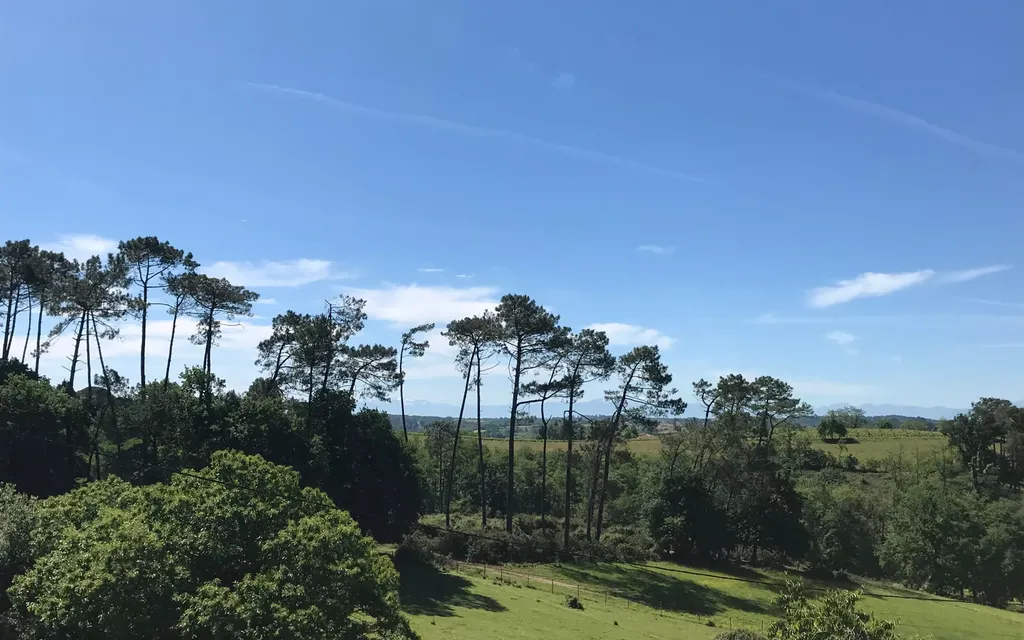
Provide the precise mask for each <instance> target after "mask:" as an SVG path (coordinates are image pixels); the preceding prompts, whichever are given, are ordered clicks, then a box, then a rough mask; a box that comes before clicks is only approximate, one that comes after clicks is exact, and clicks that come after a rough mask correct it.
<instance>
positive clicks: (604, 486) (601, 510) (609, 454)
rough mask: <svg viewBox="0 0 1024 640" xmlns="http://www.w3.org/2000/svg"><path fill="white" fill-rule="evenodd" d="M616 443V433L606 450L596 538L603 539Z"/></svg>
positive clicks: (598, 505) (598, 501)
mask: <svg viewBox="0 0 1024 640" xmlns="http://www.w3.org/2000/svg"><path fill="white" fill-rule="evenodd" d="M614 443H615V437H614V433H613V434H612V435H611V436H610V437H609V438H608V446H607V447H605V450H604V478H603V479H602V480H601V493H600V494H598V499H597V533H596V534H595V535H594V539H595V540H597V541H600V540H601V529H602V525H603V524H604V497H605V495H606V494H607V493H608V470H609V469H610V468H611V463H612V447H613V445H614Z"/></svg>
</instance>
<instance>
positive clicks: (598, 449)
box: [587, 440, 604, 540]
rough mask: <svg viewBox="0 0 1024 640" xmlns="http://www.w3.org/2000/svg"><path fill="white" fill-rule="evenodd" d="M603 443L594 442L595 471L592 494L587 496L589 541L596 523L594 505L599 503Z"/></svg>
mask: <svg viewBox="0 0 1024 640" xmlns="http://www.w3.org/2000/svg"><path fill="white" fill-rule="evenodd" d="M601 445H602V443H601V442H598V441H596V440H595V441H594V469H593V471H592V472H591V473H590V493H589V494H588V495H587V540H590V539H591V538H590V532H591V526H592V525H593V523H594V504H595V503H596V502H597V478H598V476H600V474H601V454H602V453H603V452H604V448H603V447H602V446H601Z"/></svg>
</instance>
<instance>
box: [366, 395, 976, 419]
mask: <svg viewBox="0 0 1024 640" xmlns="http://www.w3.org/2000/svg"><path fill="white" fill-rule="evenodd" d="M372 406H373V407H374V408H375V409H380V410H382V411H387V412H388V413H393V414H397V413H399V407H398V403H397V402H392V403H390V404H377V405H372ZM848 406H850V405H848V404H831V405H828V406H824V407H816V408H815V410H814V411H815V413H817V414H818V415H825V414H826V413H828V412H829V411H830V410H832V409H842V408H843V407H848ZM855 406H857V407H858V408H860V409H863V410H864V413H865V414H867V415H868V416H906V417H908V418H927V419H928V420H941V419H943V418H952V417H953V416H955V415H956V414H958V413H964V412H965V411H967V409H953V408H950V407H915V406H910V405H900V404H861V405H855ZM528 409H529V412H530V413H532V414H534V415H540V407H539V406H538V405H536V404H531V405H528ZM566 409H568V406H567V405H565V404H556V403H550V404H547V405H545V408H544V411H545V413H547V414H549V415H561V414H562V413H563V412H564V411H565V410H566ZM575 409H576V410H577V411H579V412H580V413H582V414H583V415H587V416H601V415H605V416H607V415H611V414H612V412H613V411H614V409H615V408H614V407H613V406H612V405H611V404H610V403H608V402H605V400H603V399H601V398H594V399H593V400H587V401H585V402H580V403H577V404H576V406H575ZM508 412H509V405H498V404H485V405H483V407H481V410H480V414H481V416H482V417H484V418H507V417H508ZM405 413H406V415H410V416H438V417H442V418H445V417H452V418H453V417H455V416H457V415H459V405H457V404H448V403H444V402H431V401H429V400H410V401H408V402H406V403H405ZM466 415H467V416H475V415H476V405H475V404H473V403H472V402H467V403H466ZM684 415H686V416H690V417H692V416H693V415H695V414H694V413H693V411H692V410H688V411H687V412H686V414H684Z"/></svg>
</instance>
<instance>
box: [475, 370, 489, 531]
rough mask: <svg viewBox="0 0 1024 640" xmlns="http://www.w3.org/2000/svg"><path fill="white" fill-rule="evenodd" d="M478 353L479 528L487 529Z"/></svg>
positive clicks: (485, 478) (485, 476)
mask: <svg viewBox="0 0 1024 640" xmlns="http://www.w3.org/2000/svg"><path fill="white" fill-rule="evenodd" d="M480 378H481V374H480V351H479V350H478V351H477V352H476V444H477V451H478V452H479V454H480V527H481V528H482V529H486V528H487V473H486V466H485V465H484V431H483V420H482V419H481V417H480Z"/></svg>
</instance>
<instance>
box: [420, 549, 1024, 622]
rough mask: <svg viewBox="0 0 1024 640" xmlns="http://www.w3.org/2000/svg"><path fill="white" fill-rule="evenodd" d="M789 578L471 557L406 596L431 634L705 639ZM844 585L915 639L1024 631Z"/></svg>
mask: <svg viewBox="0 0 1024 640" xmlns="http://www.w3.org/2000/svg"><path fill="white" fill-rule="evenodd" d="M783 578H784V576H783V575H782V574H779V573H776V572H770V571H760V570H757V571H755V570H748V569H739V570H736V571H731V572H720V571H709V570H704V569H694V568H688V567H683V566H679V565H672V564H668V563H650V564H645V565H633V564H622V563H602V564H594V565H520V566H508V567H504V568H502V569H500V570H499V569H497V568H489V569H487V571H486V577H485V576H484V575H483V572H482V570H481V568H480V567H476V566H468V567H467V566H466V565H464V564H463V565H460V566H459V567H458V569H455V570H452V571H449V572H442V571H439V570H437V569H434V568H431V567H424V566H411V567H407V568H404V570H403V571H402V591H401V596H402V607H403V609H404V610H405V612H406V613H407V614H408V615H409V616H410V618H411V621H412V624H413V627H414V628H415V630H416V631H417V632H419V633H420V634H421V635H422V637H423V638H424V640H441V639H444V640H470V639H475V638H524V639H525V638H541V637H543V638H561V637H567V638H572V639H573V640H592V639H593V640H596V639H602V640H604V639H608V640H611V639H620V638H621V639H623V640H625V639H626V638H650V639H653V640H659V639H665V640H668V639H670V638H672V639H675V638H695V639H698V640H699V639H703V638H713V637H715V635H717V634H718V633H720V632H721V631H723V630H725V629H729V628H735V627H742V628H748V629H755V630H760V629H762V628H763V627H765V626H767V625H768V624H769V623H770V622H771V620H772V601H773V599H774V597H775V586H776V585H778V584H779V583H780V582H781V581H782V580H783ZM810 584H811V585H812V587H814V588H825V587H827V586H830V585H826V584H824V583H820V582H811V583H810ZM838 586H842V587H844V588H857V587H859V588H861V589H862V590H863V592H864V597H863V599H862V600H861V607H862V608H863V609H864V610H866V611H869V612H871V613H873V614H875V615H876V616H878V617H880V618H885V619H891V620H896V621H898V623H899V626H898V630H899V632H900V633H903V634H904V635H905V636H906V637H914V636H922V637H929V636H930V637H932V638H934V639H935V640H959V639H966V640H973V639H977V640H981V639H983V638H995V639H998V638H1018V639H1024V615H1022V614H1019V613H1013V612H1009V611H1004V610H1001V609H994V608H991V607H984V606H980V605H973V604H967V603H963V602H957V601H952V600H945V599H942V598H938V597H936V596H933V595H930V594H925V593H920V592H916V591H908V590H902V589H899V588H896V587H893V586H891V585H882V584H876V583H873V582H863V583H860V584H842V585H838ZM577 593H578V594H579V597H580V599H581V601H582V602H583V604H584V607H585V608H584V610H583V611H579V610H574V609H570V608H569V607H568V606H566V603H565V599H566V596H567V595H569V594H573V595H575V594H577ZM710 625H713V626H710Z"/></svg>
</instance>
